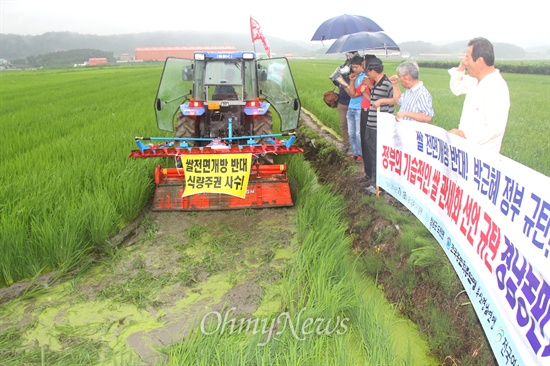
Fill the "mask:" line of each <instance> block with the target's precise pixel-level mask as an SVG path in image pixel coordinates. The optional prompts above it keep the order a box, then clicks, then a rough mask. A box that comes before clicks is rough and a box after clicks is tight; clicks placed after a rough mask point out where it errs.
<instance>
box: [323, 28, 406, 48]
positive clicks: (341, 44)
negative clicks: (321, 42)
mask: <svg viewBox="0 0 550 366" xmlns="http://www.w3.org/2000/svg"><path fill="white" fill-rule="evenodd" d="M360 50H385V51H386V52H387V51H388V50H396V51H399V46H398V45H397V43H395V42H394V41H393V39H391V38H390V37H389V36H388V35H386V34H385V33H382V32H357V33H353V34H347V35H345V36H342V37H340V38H338V39H337V40H336V41H334V43H333V44H332V45H331V46H330V47H329V49H328V50H327V52H325V53H340V52H350V51H360Z"/></svg>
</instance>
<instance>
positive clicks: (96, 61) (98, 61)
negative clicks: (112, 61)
mask: <svg viewBox="0 0 550 366" xmlns="http://www.w3.org/2000/svg"><path fill="white" fill-rule="evenodd" d="M107 62H109V60H107V59H106V58H104V57H101V58H91V59H89V60H88V65H90V66H94V65H101V64H106V63H107Z"/></svg>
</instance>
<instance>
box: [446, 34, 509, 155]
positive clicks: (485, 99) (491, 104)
mask: <svg viewBox="0 0 550 366" xmlns="http://www.w3.org/2000/svg"><path fill="white" fill-rule="evenodd" d="M494 63H495V54H494V50H493V45H492V44H491V42H489V41H488V40H487V39H485V38H474V39H472V40H471V41H470V42H468V52H467V54H466V56H465V57H464V59H463V60H462V61H461V62H460V65H459V66H458V67H453V68H451V69H450V70H449V75H451V81H450V87H451V91H452V92H453V94H455V95H461V94H466V98H465V99H464V105H463V107H462V115H461V117H460V124H459V125H458V129H452V130H450V131H449V133H453V134H455V135H458V136H461V137H463V138H466V139H467V140H470V141H473V142H475V143H476V144H478V145H481V146H484V147H486V148H488V149H490V150H492V151H494V152H496V153H500V147H501V145H502V138H503V137H504V131H505V129H506V123H507V122H508V111H509V110H510V93H509V91H508V85H507V84H506V81H504V79H503V78H502V76H501V75H500V72H499V70H498V69H495V66H494ZM466 70H468V74H469V75H465V72H466Z"/></svg>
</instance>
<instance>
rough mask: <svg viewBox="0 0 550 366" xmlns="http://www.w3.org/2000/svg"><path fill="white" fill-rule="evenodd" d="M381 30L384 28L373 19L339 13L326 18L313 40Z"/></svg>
mask: <svg viewBox="0 0 550 366" xmlns="http://www.w3.org/2000/svg"><path fill="white" fill-rule="evenodd" d="M363 31H364V32H381V31H383V29H382V28H381V27H380V26H379V25H378V24H376V23H375V22H374V21H373V20H371V19H369V18H367V17H364V16H361V15H349V14H344V15H339V16H337V17H334V18H330V19H328V20H325V21H324V22H323V23H322V24H321V25H320V26H319V28H317V31H315V34H314V35H313V37H311V40H312V41H325V40H327V39H336V38H340V37H341V36H345V35H346V34H352V33H357V32H363Z"/></svg>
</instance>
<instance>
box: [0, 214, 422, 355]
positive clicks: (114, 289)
mask: <svg viewBox="0 0 550 366" xmlns="http://www.w3.org/2000/svg"><path fill="white" fill-rule="evenodd" d="M295 221H296V209H295V208H278V209H262V210H236V211H223V212H201V213H175V212H168V213H152V212H150V213H147V214H145V215H144V217H143V219H142V220H141V223H140V225H139V227H138V228H137V229H136V231H135V233H134V235H133V236H131V237H130V238H129V239H128V240H127V241H126V242H125V243H124V245H122V246H121V247H120V249H119V250H118V252H116V253H115V254H114V256H113V257H112V258H109V259H106V260H103V261H102V262H100V263H98V264H96V265H95V266H93V267H92V268H90V269H89V270H87V271H85V272H84V273H79V274H77V275H76V276H75V277H73V278H72V279H70V280H68V281H65V282H62V283H57V284H55V285H49V286H45V287H44V288H43V289H41V290H40V291H39V292H37V293H36V294H35V295H34V296H30V297H28V298H17V299H13V300H11V301H9V302H5V303H4V304H2V305H0V344H1V338H2V337H1V334H2V332H5V331H6V330H7V329H18V332H17V334H18V335H19V336H20V342H19V343H17V346H16V347H15V349H13V350H12V354H13V355H14V356H13V357H14V359H15V360H16V361H13V362H12V363H11V364H20V363H22V361H23V362H25V361H33V360H36V358H37V357H41V358H39V360H40V359H45V361H46V364H49V363H48V360H52V359H55V358H56V357H58V354H64V355H66V354H69V355H70V354H71V350H72V351H74V353H75V354H76V355H78V354H82V352H83V351H82V350H83V349H84V350H85V352H86V354H87V355H88V356H87V357H89V362H87V364H102V363H105V364H112V363H117V364H120V363H121V360H124V362H129V363H130V364H138V363H139V364H155V363H157V362H159V361H161V360H163V357H164V356H163V355H162V353H159V352H157V351H156V350H155V349H156V348H157V347H162V346H167V345H170V344H172V343H174V342H178V341H181V340H182V339H183V338H184V337H185V336H186V334H187V333H188V331H189V330H190V329H191V328H192V327H197V326H199V325H200V324H201V321H203V320H204V319H206V318H208V317H210V318H212V316H213V315H212V314H217V313H223V312H226V311H227V309H231V311H232V314H233V315H248V314H249V315H252V316H254V317H261V316H262V315H268V314H273V313H276V312H280V311H281V309H280V305H281V288H280V284H281V278H282V276H283V273H284V271H285V269H286V268H287V266H289V265H290V264H291V259H292V255H293V254H292V253H293V251H294V250H295V249H296V245H297V243H296V241H295V238H296V235H295V234H296V229H295V226H294V225H295ZM369 286H370V290H369V295H368V298H369V299H370V301H372V299H374V298H376V299H377V300H376V301H380V302H382V301H384V299H383V294H382V293H381V292H380V291H379V290H377V289H376V286H375V285H373V284H371V285H369ZM0 298H1V296H0ZM390 313H392V311H391V309H390V306H389V305H388V314H390ZM393 324H394V329H393V330H392V332H393V333H394V334H395V337H396V339H397V341H396V345H397V346H396V347H403V348H406V347H408V346H412V354H413V359H422V360H425V355H426V353H427V352H428V350H427V347H426V345H425V344H424V343H423V341H421V340H420V338H419V337H418V333H417V331H416V330H415V329H414V327H413V326H411V324H410V322H408V321H404V320H403V321H397V322H393ZM10 327H11V328H10ZM411 340H412V341H411ZM23 350H25V351H26V352H27V353H26V354H23V353H21V352H23ZM29 354H30V355H31V356H29ZM33 354H34V358H33V357H32V355H33ZM75 357H76V356H75ZM4 362H5V361H4ZM77 362H79V361H78V360H77V359H75V360H74V362H71V359H70V358H69V361H68V363H67V364H72V363H77ZM0 363H1V362H0ZM8 364H10V363H8Z"/></svg>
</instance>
